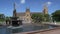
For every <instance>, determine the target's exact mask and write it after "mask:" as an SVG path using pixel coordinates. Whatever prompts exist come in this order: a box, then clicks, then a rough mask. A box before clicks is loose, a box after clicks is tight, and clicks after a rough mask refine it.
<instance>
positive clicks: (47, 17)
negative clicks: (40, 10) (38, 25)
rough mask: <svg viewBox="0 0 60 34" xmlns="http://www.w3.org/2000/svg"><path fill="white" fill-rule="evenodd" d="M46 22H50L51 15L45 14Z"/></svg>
mask: <svg viewBox="0 0 60 34" xmlns="http://www.w3.org/2000/svg"><path fill="white" fill-rule="evenodd" d="M44 21H46V22H48V21H50V15H49V14H44Z"/></svg>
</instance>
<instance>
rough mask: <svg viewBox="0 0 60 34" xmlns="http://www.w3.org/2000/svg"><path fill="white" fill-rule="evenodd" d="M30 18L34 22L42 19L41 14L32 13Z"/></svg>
mask: <svg viewBox="0 0 60 34" xmlns="http://www.w3.org/2000/svg"><path fill="white" fill-rule="evenodd" d="M31 18H32V19H33V20H34V22H35V23H37V22H38V23H39V22H40V23H41V22H42V21H43V14H41V13H40V14H32V16H31Z"/></svg>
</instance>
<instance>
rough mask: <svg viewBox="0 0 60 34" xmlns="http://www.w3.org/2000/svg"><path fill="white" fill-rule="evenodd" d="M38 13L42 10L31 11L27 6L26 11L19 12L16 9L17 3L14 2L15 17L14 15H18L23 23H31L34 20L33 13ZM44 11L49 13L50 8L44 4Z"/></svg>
mask: <svg viewBox="0 0 60 34" xmlns="http://www.w3.org/2000/svg"><path fill="white" fill-rule="evenodd" d="M38 13H41V12H31V11H30V9H29V8H26V11H25V12H23V13H18V12H17V11H16V8H15V4H14V11H13V17H14V16H16V17H18V20H22V23H31V22H32V18H31V15H32V14H38ZM42 13H44V14H48V9H47V7H46V6H44V9H43V12H42Z"/></svg>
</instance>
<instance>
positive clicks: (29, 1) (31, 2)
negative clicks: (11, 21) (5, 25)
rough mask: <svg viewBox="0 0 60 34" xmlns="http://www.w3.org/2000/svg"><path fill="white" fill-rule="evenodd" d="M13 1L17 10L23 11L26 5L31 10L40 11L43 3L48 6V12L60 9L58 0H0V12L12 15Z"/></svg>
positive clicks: (59, 0)
mask: <svg viewBox="0 0 60 34" xmlns="http://www.w3.org/2000/svg"><path fill="white" fill-rule="evenodd" d="M14 2H15V3H16V10H17V12H25V10H26V7H29V8H30V11H31V12H42V11H43V8H44V7H43V6H44V4H45V3H46V4H47V6H48V12H49V14H51V13H53V12H54V11H56V10H60V0H0V13H1V14H5V15H6V16H12V13H13V9H14V6H13V4H14Z"/></svg>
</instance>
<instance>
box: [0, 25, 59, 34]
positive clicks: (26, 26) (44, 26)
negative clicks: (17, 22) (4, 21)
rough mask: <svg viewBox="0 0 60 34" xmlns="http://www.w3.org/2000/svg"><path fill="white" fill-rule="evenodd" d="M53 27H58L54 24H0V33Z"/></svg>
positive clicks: (8, 33) (7, 33) (9, 33)
mask: <svg viewBox="0 0 60 34" xmlns="http://www.w3.org/2000/svg"><path fill="white" fill-rule="evenodd" d="M55 27H58V26H55V25H42V26H37V25H23V26H21V27H11V28H7V27H6V26H2V27H0V33H1V34H11V33H20V32H29V31H36V30H41V29H51V28H55Z"/></svg>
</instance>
